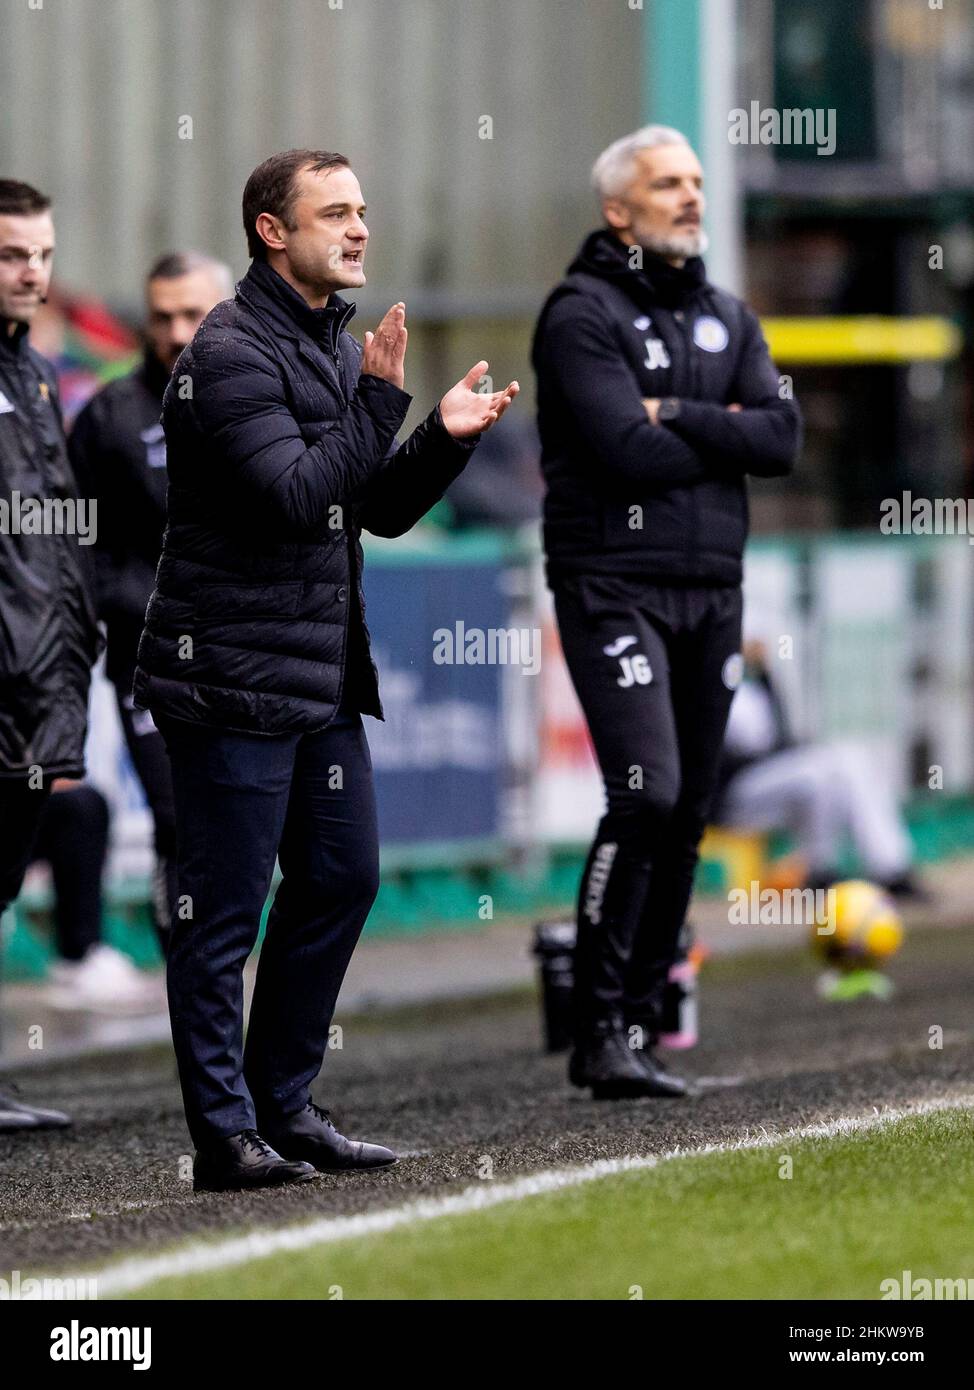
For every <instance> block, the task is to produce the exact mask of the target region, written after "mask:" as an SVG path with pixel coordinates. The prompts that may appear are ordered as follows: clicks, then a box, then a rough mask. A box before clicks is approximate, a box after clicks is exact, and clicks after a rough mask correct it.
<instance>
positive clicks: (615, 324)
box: [532, 126, 801, 1099]
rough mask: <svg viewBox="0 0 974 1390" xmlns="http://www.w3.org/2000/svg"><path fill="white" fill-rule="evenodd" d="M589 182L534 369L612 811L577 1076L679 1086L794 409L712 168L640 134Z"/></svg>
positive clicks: (552, 568) (574, 627)
mask: <svg viewBox="0 0 974 1390" xmlns="http://www.w3.org/2000/svg"><path fill="white" fill-rule="evenodd" d="M593 181H594V183H595V186H596V190H597V193H598V196H599V199H600V203H601V208H602V214H603V217H604V221H605V225H604V226H603V227H602V229H601V230H599V231H595V232H593V233H591V235H589V236H588V237H587V238H586V240H585V242H584V243H583V245H582V247H581V250H580V252H579V254H578V256H577V257H576V259H575V260H574V261H573V262H572V264H571V265H570V266H569V269H568V274H567V276H566V278H565V279H564V280H563V281H562V282H561V284H560V285H559V286H558V287H557V288H556V289H555V290H554V291H553V293H552V294H551V295H550V296H549V298H548V299H547V301H546V302H545V305H544V307H543V309H542V313H541V317H540V320H539V323H538V326H537V330H536V334H535V340H534V347H533V354H532V356H533V362H534V365H535V370H536V372H537V376H538V422H539V429H540V434H541V445H542V469H543V472H544V477H545V482H546V484H547V493H546V497H545V503H544V546H545V553H546V566H547V578H548V583H549V585H550V587H551V589H552V591H553V594H554V601H555V611H556V616H557V620H558V626H559V632H560V635H561V642H562V647H563V650H564V653H565V659H566V662H567V664H568V669H569V672H570V674H571V677H572V681H573V683H574V686H575V689H576V692H577V694H578V697H579V701H580V703H581V706H582V709H583V711H584V713H585V716H586V720H587V722H588V726H589V730H590V733H591V736H592V741H593V744H594V747H595V751H596V754H597V756H598V759H599V763H600V766H601V770H602V775H603V778H604V781H605V791H606V802H607V809H606V812H605V815H604V816H603V817H602V820H601V821H600V823H599V826H598V830H597V833H596V836H595V840H594V842H593V844H592V847H591V849H590V851H589V854H588V858H587V861H586V865H585V869H584V873H583V878H582V883H581V887H580V892H579V900H578V946H577V951H576V956H575V987H574V1014H575V1021H574V1028H575V1045H574V1048H573V1051H572V1055H571V1061H570V1065H569V1077H570V1080H571V1081H572V1082H573V1084H575V1085H577V1086H580V1087H590V1088H591V1089H592V1092H593V1094H594V1095H595V1096H596V1097H603V1098H606V1099H613V1098H617V1097H624V1096H641V1095H646V1096H680V1095H684V1094H685V1093H686V1089H687V1088H686V1084H685V1082H683V1081H682V1079H681V1078H679V1077H676V1076H673V1075H671V1074H669V1073H668V1072H666V1071H665V1070H664V1068H663V1066H662V1064H661V1063H660V1062H659V1060H658V1059H657V1057H656V1056H655V1054H654V1051H653V1046H654V1044H655V1042H656V1041H657V1040H658V1037H659V1033H660V1019H661V1004H662V997H663V990H664V987H665V984H666V980H667V976H668V974H669V970H670V967H671V965H672V963H673V962H674V960H675V958H676V954H677V949H678V937H679V933H680V928H681V925H682V923H683V920H684V916H685V913H686V908H687V904H688V901H689V897H690V892H691V888H692V883H693V873H694V868H695V866H696V862H697V857H698V847H699V842H700V839H701V837H702V834H703V830H704V828H705V825H706V822H707V816H708V813H709V810H710V805H711V800H712V797H713V794H714V791H715V788H716V779H717V768H718V761H719V757H720V749H721V743H722V740H723V735H724V725H725V722H726V719H727V713H728V710H729V708H730V702H731V697H732V694H733V691H734V689H735V687H736V685H737V682H738V680H739V679H740V674H741V668H742V658H741V655H740V635H741V630H740V625H741V607H742V604H741V557H742V553H743V549H744V543H745V539H746V536H747V530H748V502H747V475H748V474H755V475H758V476H765V477H772V476H778V475H782V474H785V473H788V472H789V471H790V469H791V467H792V466H793V463H794V460H795V457H796V455H797V451H798V448H799V440H800V433H801V429H800V418H799V414H798V410H797V408H796V406H795V404H794V403H793V402H792V401H791V400H786V399H782V398H781V394H779V376H778V372H777V370H776V369H775V367H774V364H773V363H772V362H771V360H770V357H769V355H768V350H767V345H766V344H765V341H764V338H763V336H762V334H761V329H760V325H759V324H758V321H757V318H756V317H755V315H754V314H753V313H752V312H751V310H750V309H748V308H747V306H746V305H745V304H744V303H742V301H741V300H739V299H737V298H736V297H735V296H733V295H731V294H728V293H726V292H725V291H723V290H720V289H717V288H716V287H715V286H713V285H712V284H710V283H709V281H708V280H707V276H706V270H705V267H704V263H703V261H702V260H701V254H702V253H703V252H704V251H705V250H706V246H707V238H706V233H705V232H704V230H703V225H702V223H703V213H704V206H705V203H704V194H703V173H702V170H701V167H700V163H699V161H698V159H697V157H696V155H695V154H694V152H693V150H692V149H691V148H690V145H689V144H688V142H687V140H686V138H685V137H684V136H683V135H681V134H680V133H679V132H678V131H675V130H672V129H670V128H668V127H665V126H647V127H645V128H643V129H642V130H639V131H636V132H635V133H634V134H632V135H630V136H626V137H625V138H623V139H622V140H618V141H616V142H615V144H613V145H611V146H610V147H609V148H608V149H607V150H606V151H604V153H603V154H602V155H600V157H599V159H598V160H597V161H596V163H595V166H594V169H593Z"/></svg>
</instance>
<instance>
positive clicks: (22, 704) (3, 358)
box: [0, 179, 99, 1132]
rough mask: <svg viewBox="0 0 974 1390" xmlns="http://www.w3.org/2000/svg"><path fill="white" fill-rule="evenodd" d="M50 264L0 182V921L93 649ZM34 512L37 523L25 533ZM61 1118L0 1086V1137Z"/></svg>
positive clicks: (73, 722)
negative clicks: (48, 318)
mask: <svg viewBox="0 0 974 1390" xmlns="http://www.w3.org/2000/svg"><path fill="white" fill-rule="evenodd" d="M53 258H54V222H53V219H52V216H51V200H50V199H49V198H47V197H45V195H44V194H42V193H39V192H38V191H37V189H35V188H32V187H31V186H30V185H29V184H26V183H19V182H17V181H15V180H12V179H3V180H0V504H2V517H0V618H2V621H0V915H2V913H3V912H4V910H5V909H6V908H7V906H8V905H9V904H10V903H11V902H13V900H14V899H15V898H16V897H17V894H18V893H19V892H20V887H21V884H22V882H23V878H24V872H25V870H26V868H27V865H28V863H29V861H30V856H31V850H32V847H33V844H34V839H35V837H36V834H37V830H38V826H39V825H40V821H41V816H42V813H43V811H44V808H45V805H46V804H47V799H48V797H49V795H50V793H51V788H52V784H53V782H54V780H55V778H58V777H83V776H84V741H85V730H86V727H87V719H88V687H89V682H90V675H91V667H92V665H93V663H94V661H95V658H96V656H97V655H98V645H99V637H98V624H97V619H96V616H95V585H94V567H93V564H92V562H91V549H90V546H89V545H87V544H84V543H83V541H85V540H86V539H90V537H91V531H90V530H89V525H90V526H91V527H92V529H96V527H97V518H96V515H95V516H92V515H91V513H90V512H89V513H88V515H87V516H84V515H83V511H82V508H81V507H79V506H78V500H79V499H78V487H77V483H76V479H75V476H74V474H73V472H72V469H71V463H70V460H69V458H68V450H67V444H66V441H65V437H64V429H63V427H62V421H61V410H60V403H59V401H58V393H57V383H56V380H55V375H54V369H53V367H52V366H51V364H50V363H49V362H47V361H46V360H45V358H43V357H41V355H40V354H39V353H38V352H35V351H34V349H33V348H32V347H31V346H30V345H29V343H28V341H27V333H28V329H29V328H30V324H31V320H32V319H33V317H34V315H35V313H36V312H37V309H38V306H39V305H40V304H41V303H43V301H44V299H45V297H46V295H47V290H48V286H49V284H50V280H51V269H52V265H53ZM35 504H40V506H41V508H42V509H43V508H45V507H46V508H47V512H46V514H45V521H44V524H43V526H42V527H41V528H40V529H38V530H35V529H34V527H33V525H31V526H30V527H28V528H27V529H25V528H24V525H23V522H24V520H25V519H27V512H26V510H25V508H31V507H33V506H34V505H35ZM55 513H56V524H55V520H54V518H55ZM47 516H50V517H51V518H52V521H51V522H50V523H49V522H48V520H47V519H46V517H47ZM82 522H84V525H83V526H82ZM72 523H73V524H72ZM68 1124H70V1120H69V1119H68V1117H67V1115H64V1114H62V1113H61V1112H59V1111H55V1110H40V1109H37V1108H35V1107H33V1106H29V1105H26V1104H24V1103H22V1102H21V1101H19V1100H18V1099H17V1098H16V1097H14V1096H12V1095H10V1094H9V1093H7V1092H5V1091H0V1131H3V1132H6V1131H13V1130H27V1129H39V1128H57V1127H62V1126H64V1125H68Z"/></svg>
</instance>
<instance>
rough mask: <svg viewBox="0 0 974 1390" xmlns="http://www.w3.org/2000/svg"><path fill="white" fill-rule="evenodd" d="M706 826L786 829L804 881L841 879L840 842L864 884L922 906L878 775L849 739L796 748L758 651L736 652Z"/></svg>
mask: <svg viewBox="0 0 974 1390" xmlns="http://www.w3.org/2000/svg"><path fill="white" fill-rule="evenodd" d="M719 786H720V790H719V793H718V796H717V799H716V805H715V809H714V820H715V821H717V822H718V824H720V825H725V826H728V827H730V828H732V829H747V830H759V831H769V830H788V831H790V832H791V833H792V834H793V835H794V836H795V837H796V846H795V848H796V851H797V852H798V853H799V854H800V855H801V857H802V858H803V860H804V861H805V863H806V864H807V874H806V882H807V884H808V886H809V887H811V888H826V887H828V885H829V884H831V883H835V882H836V881H837V880H839V879H841V878H843V877H845V875H844V874H843V873H842V872H841V870H840V868H839V861H840V856H841V854H842V851H843V849H844V847H845V842H846V840H847V839H849V840H850V841H851V843H852V846H853V848H854V849H855V851H856V855H857V857H858V859H859V863H860V865H861V871H862V872H863V873H864V874H865V875H866V877H867V878H869V879H871V880H872V881H873V882H875V883H878V884H879V885H880V886H881V887H883V888H885V889H886V890H887V892H889V893H892V894H893V895H894V896H895V897H914V898H921V899H923V898H926V897H927V896H928V893H927V890H926V889H925V887H924V886H923V885H922V884H921V883H920V881H919V879H918V878H917V876H916V874H915V873H914V871H913V867H912V859H913V846H912V844H911V843H910V836H909V833H908V831H907V828H906V825H905V823H904V821H903V816H902V814H901V812H900V809H899V807H898V805H897V802H896V797H895V794H894V792H893V789H892V787H891V786H890V784H889V779H888V778H887V776H886V772H885V769H884V768H883V767H882V766H880V765H878V763H877V757H876V755H875V754H873V755H871V754H870V751H869V749H868V748H866V747H865V746H863V745H862V744H859V743H856V741H855V740H854V739H843V740H840V741H836V742H801V743H800V742H798V741H797V740H795V739H794V738H793V737H792V735H791V731H790V728H789V723H788V717H787V714H786V711H785V707H784V704H783V702H782V699H781V695H780V692H779V691H778V689H777V687H776V686H775V684H774V682H773V681H772V679H771V672H770V670H769V667H768V659H767V648H766V647H765V645H764V643H763V642H760V641H757V640H752V641H749V642H746V643H745V645H744V677H743V680H742V681H741V684H740V685H739V686H738V688H737V692H736V694H735V695H734V699H733V701H732V703H731V709H730V716H729V718H728V721H727V732H726V735H725V738H724V752H723V757H722V759H721V765H720V774H719Z"/></svg>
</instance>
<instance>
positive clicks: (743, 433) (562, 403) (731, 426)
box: [532, 231, 801, 585]
mask: <svg viewBox="0 0 974 1390" xmlns="http://www.w3.org/2000/svg"><path fill="white" fill-rule="evenodd" d="M532 358H533V362H534V367H535V370H536V372H537V376H538V425H539V430H540V433H541V445H542V469H543V472H544V475H545V482H546V484H547V493H546V497H545V504H544V541H545V551H546V555H547V564H548V575H549V578H550V579H551V580H552V581H557V578H558V576H559V575H561V574H566V573H572V572H574V573H603V574H604V573H626V574H635V575H641V576H644V577H646V578H649V579H652V580H653V581H655V582H660V581H662V582H670V581H672V582H677V583H681V582H682V583H700V584H717V585H721V584H738V583H740V579H741V556H742V553H743V549H744V542H745V540H746V538H747V530H748V504H747V485H746V478H745V475H746V474H748V473H753V474H757V475H760V476H764V477H773V476H776V475H780V474H785V473H788V472H789V471H790V469H791V467H792V465H793V463H794V461H795V458H796V456H797V453H798V449H799V446H800V438H801V421H800V416H799V413H798V409H797V407H796V405H795V404H794V402H793V401H792V400H789V399H782V397H781V395H780V394H779V376H778V372H777V370H776V369H775V367H774V365H773V363H772V362H771V359H770V357H769V356H768V349H767V345H766V343H765V341H764V338H763V336H762V334H761V329H760V325H759V324H758V321H757V319H756V317H755V315H754V314H753V313H752V312H751V310H750V309H748V308H747V306H746V305H745V304H743V303H742V302H741V300H739V299H737V298H735V297H734V295H731V294H727V293H725V292H724V291H723V290H718V289H716V288H715V287H714V286H713V285H711V284H709V283H708V281H707V279H706V276H705V272H704V266H703V262H702V261H701V260H700V259H699V258H693V259H691V260H689V261H687V263H686V265H685V266H684V267H683V268H682V269H677V268H675V267H672V266H670V265H669V264H668V263H667V262H665V261H663V260H662V259H660V258H659V257H657V256H654V255H652V254H651V253H649V252H644V264H643V268H642V269H632V268H630V265H629V261H628V251H627V248H626V247H625V246H624V245H623V244H622V243H621V242H620V241H619V240H618V239H617V238H616V237H615V236H613V235H612V234H611V233H609V232H606V231H601V232H594V233H592V235H591V236H589V237H588V238H587V239H586V241H585V243H584V245H583V246H582V249H581V252H580V254H579V256H578V257H577V258H576V260H575V261H574V262H573V263H572V265H571V266H570V267H569V270H568V274H567V276H566V278H565V279H564V280H563V281H562V282H561V284H560V285H559V286H558V287H557V288H556V289H555V290H554V291H553V292H552V294H551V295H549V297H548V299H547V300H546V302H545V305H544V308H543V309H542V312H541V317H540V319H539V321H538V326H537V330H536V332H535V338H534V346H533V351H532ZM643 397H658V398H664V397H676V398H678V399H679V402H680V405H679V414H678V415H677V417H676V418H675V419H673V420H670V421H667V422H666V423H661V424H659V425H652V424H650V422H649V419H648V417H647V415H646V411H645V408H644V406H643V404H642V398H643ZM731 402H736V403H738V404H740V405H743V406H744V407H746V408H745V409H744V410H743V411H741V412H740V413H730V412H728V411H727V410H726V409H725V408H724V407H725V406H726V405H728V404H730V403H731Z"/></svg>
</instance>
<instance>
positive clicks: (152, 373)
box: [68, 251, 233, 955]
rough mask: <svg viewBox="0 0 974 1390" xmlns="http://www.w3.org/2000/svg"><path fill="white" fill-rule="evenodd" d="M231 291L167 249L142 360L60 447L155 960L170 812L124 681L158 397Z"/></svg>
mask: <svg viewBox="0 0 974 1390" xmlns="http://www.w3.org/2000/svg"><path fill="white" fill-rule="evenodd" d="M232 294H233V276H232V274H231V272H230V269H229V267H228V266H226V265H224V264H222V262H220V261H216V260H214V259H212V258H211V257H209V256H204V255H201V254H200V253H199V252H194V251H186V252H174V253H170V254H168V255H165V256H163V257H161V258H160V259H159V260H158V261H156V263H155V264H154V265H153V266H152V268H151V269H150V271H149V273H148V276H147V277H146V285H145V299H146V305H145V309H146V312H145V330H144V331H145V351H144V355H143V359H142V362H141V363H140V364H139V366H138V367H137V368H136V369H135V371H133V372H131V373H130V374H129V375H128V376H125V377H122V378H121V379H119V380H117V381H112V382H110V383H109V384H108V385H107V386H105V387H103V388H102V390H100V391H99V392H98V393H97V394H96V395H95V396H93V397H92V399H91V400H90V401H89V402H88V404H87V405H86V406H85V408H84V409H83V410H82V411H81V414H80V415H79V416H78V418H77V420H76V422H75V425H74V428H73V430H72V431H71V435H70V438H69V441H68V449H69V452H70V455H71V461H72V463H73V464H74V468H75V472H76V474H77V476H78V478H79V480H80V482H81V485H82V487H83V489H84V491H85V492H86V493H87V495H89V496H91V497H94V498H96V499H97V502H98V540H97V543H96V546H95V566H96V572H97V576H98V611H99V616H100V617H102V618H104V620H105V626H106V630H107V636H108V650H107V652H106V656H105V674H106V675H107V676H108V679H109V680H110V681H111V682H112V684H113V685H114V687H115V696H116V701H117V704H118V712H119V717H120V719H121V723H122V729H123V731H124V734H125V742H126V745H127V747H128V750H129V754H130V756H131V758H132V763H133V766H134V767H135V771H136V773H137V775H138V778H139V781H140V782H141V783H142V787H143V790H144V791H145V796H146V800H147V802H148V804H149V809H150V811H151V813H152V824H153V832H154V840H155V855H156V865H155V873H154V877H153V894H152V910H153V921H154V923H155V928H156V934H157V937H158V940H159V945H160V947H161V949H162V953H163V955H165V952H166V944H167V942H168V939H169V924H170V920H171V918H172V913H173V909H174V907H175V904H176V808H175V804H174V801H173V790H172V773H171V771H170V767H169V758H168V756H167V754H166V747H165V743H164V742H163V739H162V735H161V734H160V733H159V731H158V729H157V728H156V726H155V724H154V723H153V720H152V715H151V714H149V712H148V711H147V710H136V709H135V707H134V705H133V700H132V681H133V678H134V676H135V665H136V653H137V651H138V646H139V638H140V637H141V635H142V626H143V623H144V621H145V610H146V607H147V605H148V602H149V598H150V596H151V594H152V589H153V585H154V584H155V575H156V566H157V565H158V563H159V556H160V555H161V554H162V536H163V532H164V531H165V528H166V491H167V487H168V481H169V477H168V473H167V471H166V440H165V436H164V434H163V429H162V420H161V415H162V396H163V392H164V391H165V389H166V386H167V384H168V382H169V376H170V373H171V372H172V369H173V367H174V365H175V362H176V359H177V357H178V356H179V354H180V353H181V352H182V350H183V348H185V347H187V346H188V345H189V343H191V342H192V340H193V334H194V333H195V332H196V330H197V328H199V326H200V324H201V323H202V322H203V320H204V318H205V317H206V315H207V314H208V313H209V312H210V310H211V309H212V308H213V307H214V305H216V304H219V302H220V301H221V300H222V299H228V298H229V297H230V296H231V295H232Z"/></svg>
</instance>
